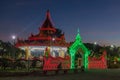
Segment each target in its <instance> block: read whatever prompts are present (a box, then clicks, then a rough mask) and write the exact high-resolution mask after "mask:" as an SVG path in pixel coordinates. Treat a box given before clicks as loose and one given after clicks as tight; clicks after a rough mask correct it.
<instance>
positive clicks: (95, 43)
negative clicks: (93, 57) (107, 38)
mask: <svg viewBox="0 0 120 80" xmlns="http://www.w3.org/2000/svg"><path fill="white" fill-rule="evenodd" d="M96 45H97V42H94V47H93V49H94V52H95V49H96Z"/></svg>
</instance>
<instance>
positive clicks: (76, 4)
mask: <svg viewBox="0 0 120 80" xmlns="http://www.w3.org/2000/svg"><path fill="white" fill-rule="evenodd" d="M47 9H49V10H50V13H51V17H52V21H53V23H54V25H55V27H56V28H60V29H62V30H63V32H65V37H66V40H67V41H68V42H69V41H74V38H75V36H76V34H77V29H78V28H79V29H80V34H81V36H82V40H83V42H90V43H92V42H95V41H97V42H98V44H101V45H104V44H105V45H111V44H114V45H117V46H120V0H0V40H3V41H12V39H11V36H12V35H16V36H17V37H20V38H23V39H27V37H28V36H29V35H30V34H31V33H33V34H36V33H38V28H39V27H40V26H41V24H42V23H43V21H44V20H45V15H46V11H47Z"/></svg>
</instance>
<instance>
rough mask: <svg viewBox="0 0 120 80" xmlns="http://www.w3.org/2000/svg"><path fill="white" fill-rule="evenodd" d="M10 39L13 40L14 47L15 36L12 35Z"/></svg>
mask: <svg viewBox="0 0 120 80" xmlns="http://www.w3.org/2000/svg"><path fill="white" fill-rule="evenodd" d="M12 39H13V45H15V39H16V36H15V35H12Z"/></svg>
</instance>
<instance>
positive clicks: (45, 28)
mask: <svg viewBox="0 0 120 80" xmlns="http://www.w3.org/2000/svg"><path fill="white" fill-rule="evenodd" d="M68 46H69V43H67V42H66V40H65V37H64V33H63V32H62V31H61V30H60V29H57V28H55V27H54V25H53V24H52V22H51V17H50V12H49V10H48V11H47V13H46V19H45V21H44V22H43V24H42V25H41V27H39V33H38V34H36V35H34V34H32V33H31V35H30V36H29V37H28V39H27V40H21V39H19V38H18V40H17V42H16V47H19V48H21V49H23V50H25V48H26V47H27V48H28V49H29V51H30V53H31V55H32V56H41V55H42V56H43V54H44V51H45V49H46V47H50V48H51V49H50V54H51V55H52V56H53V57H55V56H61V57H62V56H65V55H66V53H67V47H68ZM63 53H64V54H63Z"/></svg>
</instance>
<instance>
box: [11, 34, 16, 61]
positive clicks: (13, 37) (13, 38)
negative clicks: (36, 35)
mask: <svg viewBox="0 0 120 80" xmlns="http://www.w3.org/2000/svg"><path fill="white" fill-rule="evenodd" d="M15 39H16V36H15V35H12V40H13V45H14V46H15ZM13 53H14V59H16V55H15V50H14V48H13Z"/></svg>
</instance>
